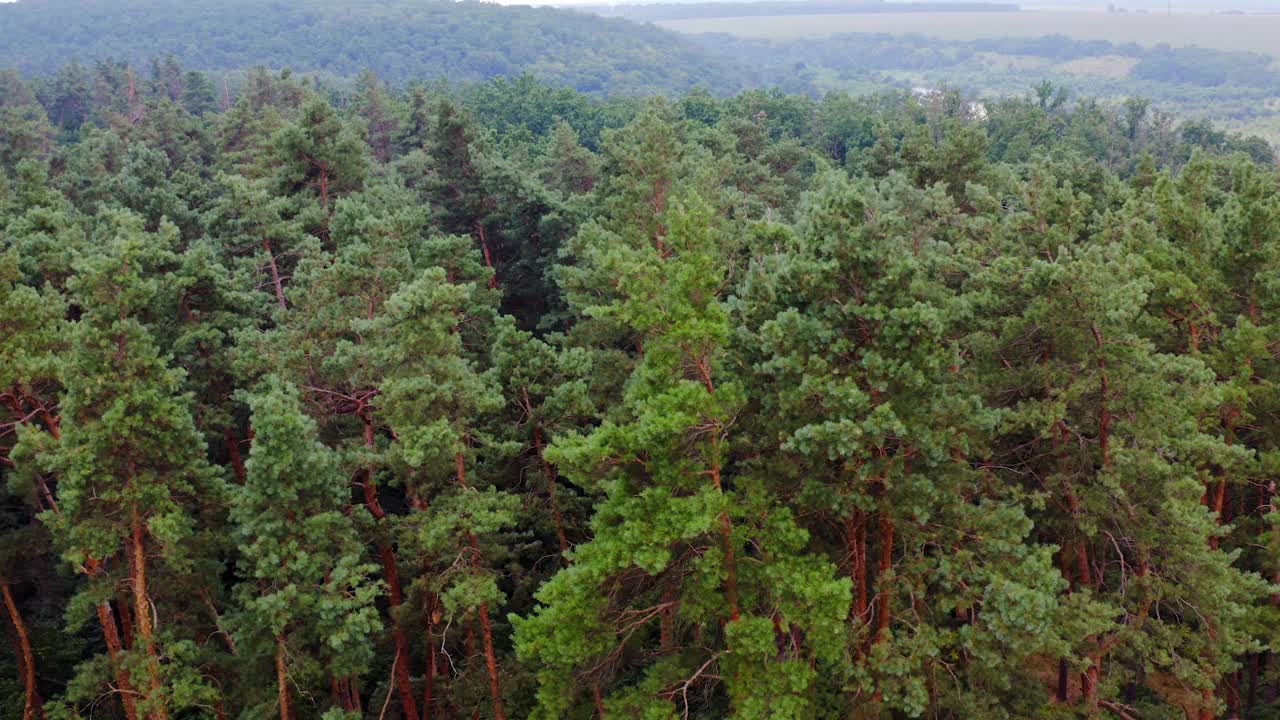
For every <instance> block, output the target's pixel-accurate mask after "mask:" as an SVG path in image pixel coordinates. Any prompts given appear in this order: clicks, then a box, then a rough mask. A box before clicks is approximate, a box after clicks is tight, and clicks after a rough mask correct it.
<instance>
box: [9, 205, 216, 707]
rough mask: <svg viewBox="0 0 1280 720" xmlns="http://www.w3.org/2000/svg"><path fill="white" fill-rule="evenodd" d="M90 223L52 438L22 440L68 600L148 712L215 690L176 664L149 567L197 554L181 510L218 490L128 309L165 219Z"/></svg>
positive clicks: (161, 252) (143, 288)
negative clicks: (56, 433)
mask: <svg viewBox="0 0 1280 720" xmlns="http://www.w3.org/2000/svg"><path fill="white" fill-rule="evenodd" d="M102 232H103V236H102V237H101V241H102V245H100V248H101V249H100V250H99V251H98V252H97V253H95V254H93V255H91V256H88V257H86V258H84V259H83V260H81V261H80V262H78V263H77V267H76V271H77V274H76V276H75V277H74V278H72V280H71V281H70V282H69V286H70V289H71V291H72V297H73V299H74V302H75V303H76V305H77V306H78V307H79V308H80V317H79V319H78V320H77V321H76V322H75V323H74V325H73V326H72V328H71V330H70V331H69V345H70V349H69V351H68V352H67V354H66V355H65V359H64V360H63V363H64V366H63V367H62V368H60V375H61V377H62V378H63V379H64V383H65V385H66V390H65V394H64V396H63V399H62V404H61V438H60V439H58V440H57V441H56V442H55V443H52V444H50V443H45V442H43V441H42V440H40V439H39V437H38V436H32V437H31V438H30V439H28V438H25V437H24V439H23V444H24V445H25V444H27V443H28V442H30V443H32V444H33V445H36V447H35V448H34V452H32V455H34V457H33V458H31V459H30V460H29V461H31V462H34V463H36V464H37V465H38V468H39V470H38V471H41V472H53V473H55V474H56V477H57V479H58V488H57V490H58V492H57V496H58V499H57V503H58V507H56V508H50V509H48V510H46V511H45V512H44V513H42V515H41V518H42V520H44V522H45V523H46V524H47V525H49V527H50V528H51V529H52V531H53V533H54V537H55V541H56V542H57V544H58V546H59V548H60V549H61V551H62V553H63V557H64V558H65V559H66V560H67V561H68V562H69V563H70V564H71V565H72V566H74V567H76V568H77V569H78V570H79V571H80V572H81V573H82V574H84V575H85V576H86V577H87V578H88V579H89V581H90V582H89V584H88V585H86V587H85V588H84V590H82V591H81V593H80V595H79V598H80V600H79V601H78V602H79V604H80V606H81V607H87V606H95V607H97V608H98V615H99V619H100V621H101V622H102V623H103V625H104V630H105V631H106V633H107V650H108V655H109V662H110V664H111V665H112V666H113V667H114V668H115V672H116V673H117V677H118V678H119V679H120V681H121V686H120V692H122V693H126V694H127V695H126V697H125V705H126V713H127V714H128V715H129V716H130V717H135V716H136V717H137V718H142V717H147V718H153V719H155V720H160V719H161V718H166V717H168V716H169V715H170V714H171V713H172V712H177V711H180V710H182V709H183V708H187V707H191V706H193V705H200V704H207V703H208V702H210V701H211V700H214V699H216V697H217V695H216V692H215V691H214V690H213V689H212V688H210V687H209V686H207V685H206V684H205V682H204V680H203V679H202V678H201V675H200V673H199V671H198V669H197V668H195V667H192V665H191V664H190V660H191V658H192V655H193V653H194V650H195V647H194V645H193V644H192V643H191V642H190V641H189V640H185V639H184V638H183V634H184V633H182V632H180V629H178V628H174V629H169V628H168V627H167V626H166V625H165V614H163V613H161V612H160V611H159V607H158V606H157V605H156V602H157V598H164V592H163V590H161V589H160V588H161V587H162V586H161V585H157V584H156V583H155V582H154V579H155V577H156V576H157V575H158V576H160V577H165V576H169V575H174V576H181V575H182V574H183V573H186V572H190V571H191V569H192V567H193V565H194V563H195V562H196V561H197V556H198V553H199V548H198V546H197V544H196V532H197V530H198V526H197V525H195V524H193V523H192V522H191V519H192V518H191V515H192V513H193V512H199V511H200V509H201V508H200V505H201V504H202V503H216V502H217V501H218V498H219V497H220V495H221V492H222V490H221V487H220V484H219V482H218V480H217V479H216V476H215V474H214V473H213V472H212V471H211V469H210V468H209V467H208V465H207V464H206V462H205V459H204V444H203V441H202V440H201V438H200V435H199V433H198V432H197V431H196V428H195V425H194V423H193V422H192V418H191V411H190V404H189V400H188V398H186V397H185V396H183V395H182V394H181V383H182V372H181V371H180V370H174V369H172V368H170V367H169V366H168V365H167V363H166V362H165V357H164V355H163V354H162V351H161V349H160V348H159V347H157V345H156V343H155V340H154V335H153V332H152V330H151V329H150V328H149V327H148V325H147V324H145V323H143V322H141V321H140V320H139V319H138V318H139V316H140V315H142V316H145V314H146V312H147V310H148V309H149V304H150V303H151V302H152V301H153V299H154V298H155V296H156V294H157V292H158V291H159V290H160V288H161V287H162V285H163V282H164V278H163V276H162V275H159V276H158V275H156V274H153V272H154V270H156V269H161V268H163V266H164V265H165V264H166V263H167V262H168V261H169V260H170V258H171V255H170V254H171V252H172V250H171V249H170V248H171V247H172V244H173V241H174V238H175V235H176V232H175V230H174V228H173V226H172V225H168V226H164V227H162V228H161V232H160V233H159V234H149V233H146V232H144V231H143V229H142V223H141V219H140V218H138V217H137V216H134V215H130V214H127V213H121V212H117V213H115V214H113V215H108V216H107V217H106V218H105V219H104V224H103V230H102ZM199 517H200V515H199V514H196V515H195V518H196V519H197V520H198V518H199ZM117 583H118V584H120V586H122V587H125V588H127V589H128V597H127V598H125V599H123V600H122V601H121V602H120V608H119V610H120V613H121V617H122V619H123V618H126V617H128V618H130V620H128V621H126V622H131V623H132V624H133V626H134V629H133V632H132V633H127V634H126V635H125V636H123V637H122V636H121V634H120V632H119V630H118V629H117V628H116V624H115V623H116V620H115V618H114V617H113V616H112V612H111V605H110V602H111V598H112V593H111V592H110V588H111V587H112V586H114V585H116V584H117ZM126 627H128V625H126ZM89 669H91V668H89ZM131 688H132V689H131ZM135 691H136V693H137V698H136V701H135V700H134V699H133V698H132V697H129V696H130V695H132V694H133V693H134V692H135ZM91 698H92V695H90V696H89V697H76V696H75V695H72V696H71V697H70V698H69V699H72V700H90V699H91ZM135 702H136V709H135V708H134V707H132V706H133V705H135Z"/></svg>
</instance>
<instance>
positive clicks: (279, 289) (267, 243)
mask: <svg viewBox="0 0 1280 720" xmlns="http://www.w3.org/2000/svg"><path fill="white" fill-rule="evenodd" d="M262 249H263V250H266V251H267V269H269V270H270V271H271V287H273V288H275V292H276V302H278V303H279V304H280V309H281V310H288V309H289V304H288V303H286V302H285V301H284V282H283V281H282V280H281V279H280V266H279V265H277V264H276V254H275V251H274V250H272V249H271V240H269V239H268V238H262Z"/></svg>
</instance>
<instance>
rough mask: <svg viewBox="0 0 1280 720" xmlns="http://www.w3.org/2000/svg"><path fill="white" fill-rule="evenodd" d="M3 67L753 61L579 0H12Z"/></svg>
mask: <svg viewBox="0 0 1280 720" xmlns="http://www.w3.org/2000/svg"><path fill="white" fill-rule="evenodd" d="M0 28H2V31H0V32H2V33H3V36H4V37H3V40H2V41H0V68H2V67H9V68H16V69H18V70H19V71H21V72H23V73H26V74H33V73H49V72H53V71H54V70H56V69H57V68H58V67H60V66H62V65H63V64H65V63H66V62H68V61H71V60H80V61H82V62H89V61H93V60H98V59H105V58H117V59H125V60H129V61H131V62H134V63H137V64H143V65H145V64H146V63H148V62H150V61H151V59H153V58H155V57H158V56H162V55H164V54H166V53H173V54H174V55H176V56H177V57H178V59H179V60H181V61H182V63H183V64H184V65H186V66H188V67H192V68H198V69H201V70H215V71H216V70H231V69H241V68H245V67H249V66H253V65H259V64H261V65H266V66H268V67H284V66H289V67H292V68H294V69H296V70H299V71H304V72H324V73H332V74H335V75H341V76H351V75H355V74H357V73H358V72H360V71H361V70H362V69H364V68H371V69H373V70H374V71H375V72H377V73H378V74H379V75H380V76H382V77H383V78H386V79H388V80H391V81H393V82H398V81H404V80H408V79H410V78H431V77H441V76H444V77H448V79H449V80H451V81H455V82H466V81H472V80H483V79H486V78H491V77H495V76H504V75H517V74H520V73H522V72H529V73H532V74H534V75H536V76H537V77H539V78H542V79H544V80H546V81H548V82H551V83H555V84H559V85H567V86H570V87H573V88H576V89H578V90H581V91H583V92H587V93H592V94H601V95H603V94H642V93H655V92H666V93H677V92H681V91H683V90H687V89H689V88H692V87H695V86H703V87H707V88H712V89H713V90H714V91H715V92H717V93H732V92H735V91H737V90H740V89H742V88H743V87H745V86H747V85H749V84H751V83H750V80H749V77H748V76H749V72H748V71H747V70H745V69H742V68H740V67H736V66H735V65H734V64H733V63H731V62H729V61H726V60H724V59H722V58H721V57H720V56H719V55H717V54H716V53H715V52H713V51H711V50H708V49H706V48H705V47H701V46H699V45H698V44H696V43H694V42H692V41H691V40H690V39H688V38H687V37H684V36H681V35H679V34H677V33H675V32H671V31H668V30H663V29H660V28H657V27H654V26H642V25H636V24H634V23H631V22H628V21H625V20H618V19H606V18H602V17H599V16H596V15H592V14H589V13H582V12H574V11H569V10H556V9H551V8H531V7H502V6H498V5H493V4H488V3H479V2H460V3H459V2H440V1H437V0H427V1H425V2H423V1H422V0H272V1H271V2H264V1H263V0H192V1H191V2H175V1H174V0H22V1H21V2H18V3H14V4H0Z"/></svg>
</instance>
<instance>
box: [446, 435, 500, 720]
mask: <svg viewBox="0 0 1280 720" xmlns="http://www.w3.org/2000/svg"><path fill="white" fill-rule="evenodd" d="M453 459H454V465H455V470H456V473H457V478H458V485H459V486H461V487H463V488H465V487H467V465H466V458H464V457H463V454H462V453H461V452H457V453H454V456H453ZM467 542H468V543H469V544H470V546H471V551H472V552H473V553H474V554H475V557H476V559H477V560H478V559H479V558H480V541H479V540H478V539H477V538H476V534H475V533H474V532H472V531H471V530H470V529H468V530H467ZM476 614H477V615H478V616H479V617H480V639H481V641H482V642H483V643H484V664H485V668H486V669H487V670H488V671H489V694H490V695H491V697H492V700H493V717H494V720H507V714H506V712H505V711H504V710H503V709H502V686H501V682H500V680H499V678H498V656H497V653H496V652H495V651H494V649H493V624H492V623H491V622H490V620H489V603H480V605H479V607H477V608H476Z"/></svg>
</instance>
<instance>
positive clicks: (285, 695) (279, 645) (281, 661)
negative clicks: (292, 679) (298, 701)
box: [276, 637, 292, 720]
mask: <svg viewBox="0 0 1280 720" xmlns="http://www.w3.org/2000/svg"><path fill="white" fill-rule="evenodd" d="M285 661H286V655H285V647H284V638H282V637H277V638H276V702H277V704H278V705H279V706H280V720H289V718H290V716H291V715H292V712H291V711H290V709H289V666H288V664H287V663H286V662H285Z"/></svg>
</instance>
